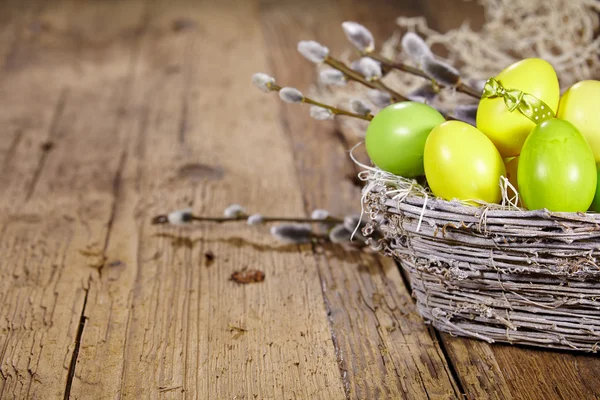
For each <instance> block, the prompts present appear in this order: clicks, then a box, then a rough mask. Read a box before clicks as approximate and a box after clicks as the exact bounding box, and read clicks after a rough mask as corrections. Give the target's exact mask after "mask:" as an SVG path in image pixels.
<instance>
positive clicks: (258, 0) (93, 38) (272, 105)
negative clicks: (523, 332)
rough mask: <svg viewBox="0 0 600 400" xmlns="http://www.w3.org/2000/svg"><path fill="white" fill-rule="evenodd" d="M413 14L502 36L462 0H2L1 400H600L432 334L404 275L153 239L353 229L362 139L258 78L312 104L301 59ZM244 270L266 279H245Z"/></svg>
mask: <svg viewBox="0 0 600 400" xmlns="http://www.w3.org/2000/svg"><path fill="white" fill-rule="evenodd" d="M398 15H424V16H426V17H427V18H428V20H429V21H430V22H431V24H432V25H433V26H434V27H437V28H440V29H449V28H453V27H456V26H458V25H459V24H460V22H461V21H462V20H463V19H464V18H470V19H471V20H472V21H473V23H474V24H478V23H481V20H482V17H481V10H480V9H478V8H477V7H476V6H475V5H474V3H473V2H468V3H462V2H460V1H458V0H453V1H451V2H445V1H442V0H427V1H416V0H414V1H391V0H387V1H386V0H377V1H370V2H359V1H357V0H354V1H353V0H339V1H337V2H334V1H318V0H308V1H304V2H302V3H300V2H296V1H293V0H285V1H276V0H248V1H233V0H231V1H217V0H213V1H207V0H202V1H188V0H185V1H184V0H176V1H168V2H167V1H143V0H132V1H119V2H117V1H102V2H101V1H91V0H89V1H78V0H60V1H44V0H38V1H20V0H5V1H3V2H0V134H1V137H2V139H3V140H1V141H0V189H1V191H0V254H1V255H2V257H1V258H0V298H1V301H2V303H1V304H2V307H1V308H0V394H1V395H0V397H1V398H6V399H13V398H17V399H21V398H23V399H25V398H38V399H55V398H56V399H60V398H69V397H70V398H73V399H75V398H81V399H84V398H89V399H105V398H106V399H114V398H121V397H125V398H136V399H137V398H190V399H191V398H198V399H208V398H210V399H213V398H214V399H217V398H219V399H234V398H237V399H244V398H245V399H254V398H274V399H288V398H302V399H304V398H306V399H316V398H323V399H337V398H340V399H342V398H361V399H374V398H408V399H421V398H439V399H449V398H464V397H466V398H470V399H481V398H498V399H537V398H540V399H555V398H556V399H587V398H590V399H591V398H598V397H600V383H599V382H598V379H597V377H598V376H599V374H600V361H599V360H598V358H597V357H594V356H589V355H573V354H568V353H562V352H548V351H541V350H533V349H524V348H516V347H510V346H490V345H487V344H485V343H482V342H478V341H473V340H467V339H460V338H452V337H449V336H447V335H442V334H439V333H437V332H435V331H434V330H432V329H430V328H428V327H426V326H425V325H424V324H423V323H422V320H421V319H420V318H419V316H418V315H417V314H416V313H415V307H414V304H413V302H412V299H411V297H410V290H409V288H408V287H407V283H406V282H404V280H403V278H402V275H401V274H400V273H399V271H398V269H397V267H396V265H395V264H394V263H393V262H392V261H390V260H389V259H384V258H381V257H376V256H373V255H369V254H364V253H360V252H346V251H342V250H341V249H339V248H336V247H334V246H323V247H320V246H310V245H303V246H286V245H279V244H277V243H274V242H273V240H272V239H271V238H270V237H269V235H268V231H267V229H265V228H250V227H247V226H245V225H244V224H238V225H226V226H219V225H202V226H198V227H194V228H179V229H176V228H157V227H154V226H151V225H150V224H149V220H150V218H151V217H152V216H153V215H155V214H157V213H161V212H164V211H169V210H172V209H177V208H182V207H185V206H191V207H193V208H194V209H195V210H196V211H197V212H199V213H202V214H210V215H219V214H221V213H222V210H223V208H224V207H226V206H227V205H228V204H230V203H234V202H241V203H243V204H244V205H245V206H247V208H248V209H249V210H250V211H252V212H258V211H263V212H265V211H268V212H269V214H278V215H285V216H301V215H306V214H308V213H310V211H311V210H312V209H313V208H317V207H319V208H327V209H329V210H330V211H331V212H332V213H334V214H337V215H343V214H345V213H349V212H352V211H356V210H357V208H358V200H359V193H360V188H359V187H357V186H356V185H355V184H354V183H353V180H352V176H353V175H354V174H355V172H356V170H355V169H354V166H353V165H352V163H351V162H350V161H349V159H348V157H347V153H346V150H347V149H348V148H349V146H351V145H352V144H353V143H354V142H355V141H356V138H354V137H349V136H347V135H346V136H345V135H344V134H341V133H340V132H339V127H338V126H337V125H336V124H335V123H323V122H316V121H313V120H311V119H310V118H308V116H307V113H306V112H305V111H306V110H304V111H301V110H299V109H298V108H297V107H292V106H287V105H283V104H281V103H280V102H279V101H278V99H277V97H276V96H274V95H272V96H268V95H264V94H262V93H260V92H258V91H257V90H255V89H254V88H253V87H252V86H251V84H250V76H251V74H252V73H253V72H257V71H265V72H268V73H271V74H273V75H275V76H277V78H278V80H280V81H281V82H282V83H285V84H288V85H293V86H297V87H299V88H301V89H305V88H308V86H309V85H310V83H311V82H312V81H313V80H314V70H313V69H312V68H311V67H310V65H309V64H308V63H307V62H306V61H304V60H303V59H302V58H301V57H300V56H299V55H297V53H296V51H295V44H296V42H297V41H298V40H301V39H316V40H320V41H322V42H324V43H326V44H327V45H328V46H329V47H330V48H331V49H332V51H334V52H336V53H337V54H340V53H342V52H343V51H346V50H347V49H348V48H349V47H348V45H347V44H346V42H345V40H344V37H343V34H342V32H341V30H340V28H339V23H340V22H341V21H343V20H356V21H358V22H361V23H364V24H366V25H368V26H369V27H370V28H372V30H373V32H374V33H375V35H376V37H377V39H379V40H380V41H381V40H382V39H384V38H386V37H388V36H389V35H390V34H391V32H392V31H393V30H394V18H395V17H396V16H398ZM211 252H212V253H213V254H214V255H215V258H214V260H211V259H210V257H206V254H207V253H211ZM244 267H249V268H258V269H260V270H262V271H264V272H265V274H266V279H265V281H264V282H263V283H258V284H253V285H246V286H240V285H237V284H235V283H233V282H231V281H229V280H228V278H229V276H230V274H231V273H232V272H233V271H236V270H239V269H242V268H244Z"/></svg>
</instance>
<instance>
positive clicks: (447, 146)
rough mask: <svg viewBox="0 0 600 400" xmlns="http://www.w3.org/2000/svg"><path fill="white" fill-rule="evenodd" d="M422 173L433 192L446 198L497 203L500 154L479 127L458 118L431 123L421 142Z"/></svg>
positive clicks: (498, 197)
mask: <svg viewBox="0 0 600 400" xmlns="http://www.w3.org/2000/svg"><path fill="white" fill-rule="evenodd" d="M424 161H425V176H426V177H427V182H428V184H429V187H430V189H431V191H432V192H433V194H435V195H436V196H437V197H441V198H443V199H446V200H452V199H459V200H466V201H469V200H479V201H484V202H488V203H498V202H499V201H500V200H501V198H502V193H501V190H500V176H502V175H505V174H506V170H505V167H504V162H503V161H502V157H501V156H500V153H498V150H497V149H496V147H494V144H493V143H492V142H491V140H490V139H488V138H487V136H485V135H484V134H483V133H482V132H481V131H479V130H478V129H477V128H475V127H474V126H472V125H469V124H467V123H465V122H462V121H448V122H444V123H443V124H441V125H439V126H437V127H435V128H434V129H433V130H432V131H431V133H430V134H429V137H428V138H427V142H426V143H425V153H424Z"/></svg>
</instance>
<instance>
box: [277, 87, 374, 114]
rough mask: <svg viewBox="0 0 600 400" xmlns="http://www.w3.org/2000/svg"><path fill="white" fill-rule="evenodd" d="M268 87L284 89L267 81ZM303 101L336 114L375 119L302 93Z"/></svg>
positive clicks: (278, 89)
mask: <svg viewBox="0 0 600 400" xmlns="http://www.w3.org/2000/svg"><path fill="white" fill-rule="evenodd" d="M267 87H268V88H269V89H271V90H272V91H274V92H279V91H280V90H281V89H282V87H281V86H279V85H277V84H275V83H267ZM302 102H303V103H306V104H311V105H313V106H318V107H321V108H325V109H327V110H329V111H331V112H332V113H333V114H334V115H345V116H347V117H352V118H359V119H364V120H365V121H370V120H372V119H373V115H372V114H366V115H361V114H356V113H353V112H350V111H346V110H342V109H341V108H337V107H333V106H330V105H327V104H324V103H321V102H318V101H316V100H313V99H311V98H310V97H306V96H304V95H302Z"/></svg>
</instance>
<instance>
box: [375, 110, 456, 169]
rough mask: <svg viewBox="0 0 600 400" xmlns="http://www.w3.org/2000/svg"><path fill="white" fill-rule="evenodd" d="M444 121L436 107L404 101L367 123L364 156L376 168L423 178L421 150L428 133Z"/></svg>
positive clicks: (383, 111) (381, 112) (382, 111)
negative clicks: (367, 157) (365, 153)
mask: <svg viewBox="0 0 600 400" xmlns="http://www.w3.org/2000/svg"><path fill="white" fill-rule="evenodd" d="M444 121H445V119H444V117H443V116H442V114H440V113H439V112H438V111H437V110H436V109H435V108H433V107H430V106H428V105H426V104H423V103H416V102H411V101H406V102H402V103H396V104H392V105H390V106H387V107H386V108H384V109H383V110H381V111H380V112H379V113H377V115H375V117H374V118H373V120H371V122H370V123H369V126H368V128H367V134H366V137H365V145H366V148H367V153H368V154H369V157H370V158H371V160H372V161H373V163H374V164H375V165H377V166H378V167H379V168H381V169H382V170H384V171H388V172H391V173H393V174H395V175H399V176H404V177H407V178H414V177H417V176H420V175H423V173H424V170H423V149H424V147H425V141H426V140H427V136H428V135H429V132H431V130H432V129H433V128H434V127H435V126H437V125H439V124H441V123H442V122H444Z"/></svg>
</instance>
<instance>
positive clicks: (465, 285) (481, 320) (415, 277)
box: [364, 181, 600, 352]
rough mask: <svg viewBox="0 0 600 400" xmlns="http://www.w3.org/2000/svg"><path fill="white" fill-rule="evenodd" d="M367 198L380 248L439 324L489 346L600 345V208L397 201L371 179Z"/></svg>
mask: <svg viewBox="0 0 600 400" xmlns="http://www.w3.org/2000/svg"><path fill="white" fill-rule="evenodd" d="M364 200H365V206H366V211H367V214H368V215H369V216H370V222H369V224H368V225H367V228H366V229H365V230H364V231H365V233H370V232H371V231H372V230H373V228H374V227H376V228H378V230H379V231H380V232H381V234H382V236H383V237H382V238H381V239H379V241H378V248H379V249H380V251H382V252H384V253H385V254H386V255H389V256H393V257H395V258H396V259H397V260H399V261H400V263H401V264H402V266H403V268H404V269H405V270H406V271H407V272H408V274H409V277H410V281H411V284H412V289H413V295H414V296H415V297H416V300H417V306H418V310H419V313H420V314H421V315H422V316H423V317H424V318H425V320H426V321H427V322H429V323H431V324H432V325H433V326H435V327H436V328H437V329H439V330H441V331H444V332H448V333H450V334H453V335H458V336H466V337H472V338H477V339H481V340H485V341H487V342H489V343H493V342H506V343H513V344H517V343H518V344H525V345H532V346H539V347H545V348H555V349H565V350H575V351H586V352H596V351H598V348H599V344H600V267H599V266H598V263H597V260H598V258H597V257H598V256H599V255H600V214H575V213H551V212H548V211H546V210H538V211H518V210H512V211H511V210H494V209H491V208H486V207H474V206H468V205H464V204H461V203H459V202H449V201H444V200H432V199H431V198H429V199H428V200H426V198H424V197H421V196H416V195H408V196H405V197H404V196H403V198H402V199H401V200H399V199H398V198H397V197H396V198H395V197H394V195H393V194H390V193H389V191H388V190H386V185H385V184H383V183H379V182H373V181H370V182H369V184H368V185H367V186H366V188H365V192H364ZM424 204H425V206H424ZM373 244H374V243H373ZM374 245H375V244H374Z"/></svg>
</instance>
